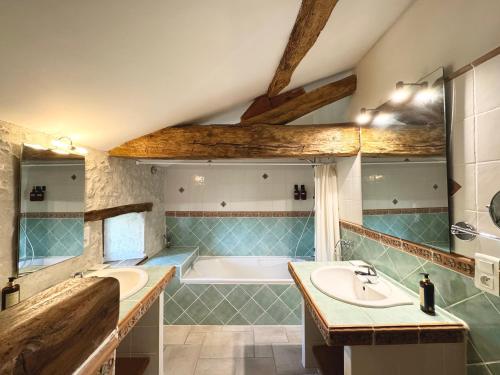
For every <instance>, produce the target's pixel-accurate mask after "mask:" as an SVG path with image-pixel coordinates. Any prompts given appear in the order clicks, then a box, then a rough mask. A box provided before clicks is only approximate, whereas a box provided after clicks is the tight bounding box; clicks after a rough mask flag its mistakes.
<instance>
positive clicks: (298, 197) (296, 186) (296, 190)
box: [293, 185, 300, 201]
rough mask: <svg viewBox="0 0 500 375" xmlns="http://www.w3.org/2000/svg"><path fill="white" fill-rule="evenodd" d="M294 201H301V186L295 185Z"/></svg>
mask: <svg viewBox="0 0 500 375" xmlns="http://www.w3.org/2000/svg"><path fill="white" fill-rule="evenodd" d="M293 199H295V200H296V201H298V200H299V199H300V191H299V185H293Z"/></svg>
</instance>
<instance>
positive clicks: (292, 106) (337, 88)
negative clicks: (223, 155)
mask: <svg viewBox="0 0 500 375" xmlns="http://www.w3.org/2000/svg"><path fill="white" fill-rule="evenodd" d="M354 91H356V76H355V75H350V76H348V77H346V78H343V79H340V80H338V81H335V82H332V83H329V84H327V85H325V86H321V87H319V88H317V89H315V90H312V91H309V92H306V93H305V94H302V95H299V96H297V97H294V98H291V99H289V100H287V101H285V102H284V103H283V104H281V105H278V106H276V107H273V108H271V109H269V110H268V111H266V112H263V113H261V114H259V115H256V116H254V117H250V118H246V119H242V121H241V125H253V124H273V125H283V124H286V123H289V122H290V121H293V120H296V119H298V118H299V117H302V116H304V115H307V114H308V113H310V112H312V111H315V110H316V109H318V108H321V107H323V106H325V105H327V104H330V103H333V102H336V101H337V100H340V99H342V98H345V97H346V96H349V95H352V94H353V93H354Z"/></svg>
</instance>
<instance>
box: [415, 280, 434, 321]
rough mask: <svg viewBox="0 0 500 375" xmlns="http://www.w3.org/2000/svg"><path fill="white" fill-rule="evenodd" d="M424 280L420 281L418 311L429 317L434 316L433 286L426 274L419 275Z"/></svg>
mask: <svg viewBox="0 0 500 375" xmlns="http://www.w3.org/2000/svg"><path fill="white" fill-rule="evenodd" d="M421 275H424V278H423V279H422V280H420V288H419V291H420V293H419V294H420V310H422V311H423V312H424V313H426V314H429V315H434V314H435V310H434V284H433V283H432V282H431V280H430V279H429V274H428V273H421Z"/></svg>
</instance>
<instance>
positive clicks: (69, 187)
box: [21, 163, 85, 212]
mask: <svg viewBox="0 0 500 375" xmlns="http://www.w3.org/2000/svg"><path fill="white" fill-rule="evenodd" d="M33 164H35V165H23V166H22V167H21V169H22V172H21V212H83V211H84V209H85V166H84V165H83V164H82V165H68V166H63V165H57V166H50V165H40V164H36V163H33ZM73 175H75V176H76V179H74V180H73V179H72V178H71V176H73ZM33 186H46V188H47V190H46V192H45V199H44V200H43V201H30V192H31V189H32V188H33Z"/></svg>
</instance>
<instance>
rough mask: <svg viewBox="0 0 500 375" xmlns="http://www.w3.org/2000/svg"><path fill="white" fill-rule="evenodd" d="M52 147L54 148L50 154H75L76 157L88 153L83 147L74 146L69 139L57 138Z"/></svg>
mask: <svg viewBox="0 0 500 375" xmlns="http://www.w3.org/2000/svg"><path fill="white" fill-rule="evenodd" d="M52 145H53V146H55V148H54V149H52V152H55V153H56V154H61V155H68V154H76V155H82V156H83V155H87V154H88V151H87V149H86V148H84V147H79V146H75V145H74V144H73V141H72V140H71V138H69V137H59V138H57V139H54V140H53V141H52Z"/></svg>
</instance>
